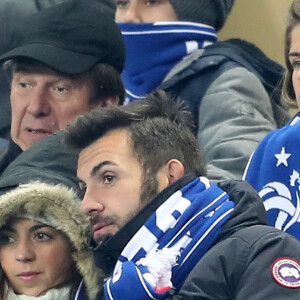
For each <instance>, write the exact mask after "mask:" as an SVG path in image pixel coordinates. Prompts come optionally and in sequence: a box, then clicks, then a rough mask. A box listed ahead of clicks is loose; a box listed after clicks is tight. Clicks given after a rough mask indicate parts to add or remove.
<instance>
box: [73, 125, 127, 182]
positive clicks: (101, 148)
mask: <svg viewBox="0 0 300 300" xmlns="http://www.w3.org/2000/svg"><path fill="white" fill-rule="evenodd" d="M129 150H130V149H129V144H128V131H127V130H124V129H116V130H112V131H110V132H108V133H107V134H105V135H104V136H102V137H100V138H98V139H97V140H95V141H94V142H93V143H92V144H90V145H89V146H87V147H86V148H84V149H82V151H80V153H79V157H78V168H77V173H78V174H80V175H81V176H79V177H80V178H82V176H83V175H85V174H81V172H82V171H83V169H84V173H86V171H88V172H90V171H91V170H87V168H89V169H92V168H93V167H94V165H95V164H99V163H101V162H102V161H107V160H108V161H109V160H110V159H111V157H114V158H116V157H119V156H123V155H125V154H128V153H129Z"/></svg>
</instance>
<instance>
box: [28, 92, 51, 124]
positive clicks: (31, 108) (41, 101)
mask: <svg viewBox="0 0 300 300" xmlns="http://www.w3.org/2000/svg"><path fill="white" fill-rule="evenodd" d="M49 101H50V100H49V96H48V94H47V92H46V91H45V90H44V89H43V88H35V89H34V91H32V93H31V95H30V99H29V104H28V106H27V111H28V112H29V113H30V114H31V115H32V116H34V117H36V118H40V117H43V116H47V115H48V114H49V113H50V111H51V106H50V103H49Z"/></svg>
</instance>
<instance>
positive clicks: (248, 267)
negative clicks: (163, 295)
mask: <svg viewBox="0 0 300 300" xmlns="http://www.w3.org/2000/svg"><path fill="white" fill-rule="evenodd" d="M242 231H243V232H242ZM240 232H242V234H241V235H238V236H236V235H235V236H234V237H229V238H227V239H225V240H224V241H222V242H220V243H219V244H217V245H215V246H214V247H213V248H212V249H211V250H210V251H208V252H207V253H206V255H205V256H203V258H202V259H201V260H200V262H199V263H198V264H197V265H196V267H195V268H194V269H193V270H192V272H191V273H190V275H189V277H188V278H187V280H186V281H185V283H184V285H183V287H182V289H181V290H180V291H179V293H178V294H177V295H173V296H171V297H170V298H169V299H172V300H183V299H184V300H190V299H201V300H208V299H209V300H213V299H214V300H215V299H218V300H225V299H226V300H232V299H235V300H262V299H272V300H288V299H300V288H292V287H286V286H284V285H282V284H281V283H280V282H278V281H277V280H276V279H274V277H273V275H272V274H273V272H275V271H274V270H273V269H274V267H273V266H274V263H275V262H276V261H279V262H280V260H281V259H283V258H289V259H290V260H291V261H294V262H295V263H297V262H298V261H299V259H300V252H299V249H300V244H299V242H298V241H297V240H296V239H294V238H293V237H292V236H290V235H288V234H286V233H283V232H279V231H278V230H277V229H275V228H272V227H269V226H263V225H255V226H252V227H248V228H245V229H243V230H240ZM297 264H298V265H299V266H300V263H299V262H298V263H297ZM295 270H296V269H295ZM298 272H299V270H298ZM298 272H296V273H297V274H294V275H295V276H296V277H295V278H293V280H294V279H295V280H296V282H297V283H298V285H299V282H300V279H299V274H300V273H298ZM297 277H298V279H297ZM282 278H283V277H282ZM282 278H281V279H282ZM283 280H286V283H288V279H284V278H283Z"/></svg>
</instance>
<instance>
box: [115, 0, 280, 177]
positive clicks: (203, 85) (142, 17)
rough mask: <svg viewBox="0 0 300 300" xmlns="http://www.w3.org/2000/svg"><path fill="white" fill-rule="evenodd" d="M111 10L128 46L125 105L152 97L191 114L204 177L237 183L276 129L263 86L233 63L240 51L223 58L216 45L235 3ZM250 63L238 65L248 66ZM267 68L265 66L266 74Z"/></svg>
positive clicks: (137, 4) (129, 3)
mask: <svg viewBox="0 0 300 300" xmlns="http://www.w3.org/2000/svg"><path fill="white" fill-rule="evenodd" d="M115 2H116V4H117V12H116V20H117V21H118V22H119V26H120V28H121V31H122V34H123V37H124V39H125V44H126V65H125V68H124V72H123V73H122V78H123V82H124V85H125V88H126V94H127V100H128V101H134V100H136V99H142V98H144V97H145V95H146V94H147V93H149V92H151V91H153V90H156V89H163V90H165V91H167V92H169V93H170V94H172V95H175V96H180V97H181V98H182V99H184V100H185V101H186V104H187V105H188V106H189V108H190V110H191V111H192V112H193V115H194V118H195V123H196V125H197V127H196V130H195V134H196V135H197V136H198V143H199V147H200V149H201V151H202V154H203V156H204V160H205V163H206V167H207V170H208V177H209V178H210V179H211V180H213V181H216V182H217V181H220V180H224V179H241V178H242V174H243V171H244V168H245V166H246V164H247V162H248V159H249V157H250V155H251V153H252V152H253V150H254V149H255V148H256V146H257V145H258V143H259V141H260V140H261V139H262V138H263V137H264V136H265V135H266V134H267V133H268V132H269V131H271V130H273V129H275V128H276V124H275V118H274V116H273V110H272V107H271V101H270V98H269V96H268V93H267V91H266V89H265V87H264V85H263V83H262V81H261V79H260V78H259V77H258V76H257V74H256V73H254V72H252V70H251V72H250V71H249V69H248V68H246V67H244V66H242V65H241V64H239V63H237V62H236V61H233V60H232V59H231V57H230V55H231V53H232V52H234V53H235V54H236V55H235V56H238V57H239V60H242V58H241V57H240V56H241V55H237V54H239V53H240V51H239V50H240V49H241V48H242V47H239V46H237V47H234V46H235V45H233V46H232V47H230V48H229V51H227V52H229V56H228V55H225V50H228V49H227V48H226V49H225V50H224V48H225V47H222V45H223V44H222V42H219V41H217V33H218V31H219V30H220V29H221V28H222V27H223V25H224V23H225V21H226V19H227V17H228V15H229V13H230V11H231V8H232V6H233V4H234V0H162V1H152V2H149V1H142V0H115ZM242 44H243V45H245V44H246V43H242ZM226 45H227V46H228V45H229V44H226ZM247 45H248V44H247ZM253 46H254V45H252V46H251V47H249V48H251V49H252V48H253ZM218 47H219V48H218ZM233 48H235V49H236V48H238V50H236V51H234V49H233ZM247 49H248V48H247ZM209 50H212V51H215V52H217V51H218V53H215V54H214V55H212V54H211V55H209V54H208V53H209V52H208V51H209ZM212 51H211V52H212ZM236 52H238V53H236ZM259 52H260V56H262V54H261V51H259ZM249 56H250V57H252V55H248V56H246V57H247V59H243V61H244V60H246V62H247V63H248V64H249V60H248V58H249ZM253 56H254V57H255V58H256V57H257V56H259V55H256V52H255V54H254V55H253ZM268 61H270V60H266V62H265V61H264V64H263V65H266V66H267V67H266V69H267V70H270V69H272V66H273V64H272V66H271V67H269V65H268V64H267V62H268ZM274 64H275V63H274ZM276 66H277V65H276ZM253 69H255V67H254V68H253ZM280 69H283V68H280ZM282 71H283V70H282Z"/></svg>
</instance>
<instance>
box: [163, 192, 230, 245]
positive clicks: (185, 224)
mask: <svg viewBox="0 0 300 300" xmlns="http://www.w3.org/2000/svg"><path fill="white" fill-rule="evenodd" d="M225 196H227V194H226V193H222V194H221V195H220V196H219V197H217V198H216V199H214V200H213V202H212V203H208V205H207V206H206V207H204V208H203V209H202V210H201V211H199V212H197V213H196V214H195V215H194V216H193V217H192V218H189V216H188V213H189V212H188V213H187V215H186V221H185V220H183V221H182V222H180V223H179V222H177V224H176V225H175V226H174V231H177V228H178V232H177V234H175V235H174V237H173V238H172V239H171V240H170V241H169V243H168V244H167V245H166V247H170V246H171V245H172V244H174V241H176V239H178V238H179V237H180V236H181V235H182V234H183V232H186V231H188V230H189V226H190V225H191V224H192V225H193V221H195V219H197V222H198V221H199V219H202V218H203V215H204V216H205V215H207V213H208V210H209V209H212V210H213V209H214V208H215V207H218V206H219V205H220V201H221V202H224V197H225ZM180 221H181V220H180ZM171 230H172V229H170V231H171Z"/></svg>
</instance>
